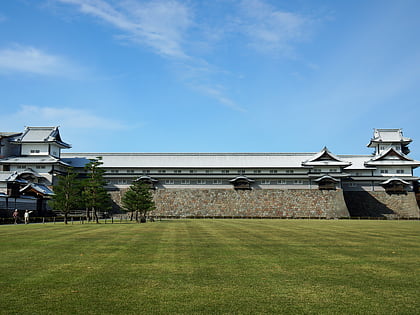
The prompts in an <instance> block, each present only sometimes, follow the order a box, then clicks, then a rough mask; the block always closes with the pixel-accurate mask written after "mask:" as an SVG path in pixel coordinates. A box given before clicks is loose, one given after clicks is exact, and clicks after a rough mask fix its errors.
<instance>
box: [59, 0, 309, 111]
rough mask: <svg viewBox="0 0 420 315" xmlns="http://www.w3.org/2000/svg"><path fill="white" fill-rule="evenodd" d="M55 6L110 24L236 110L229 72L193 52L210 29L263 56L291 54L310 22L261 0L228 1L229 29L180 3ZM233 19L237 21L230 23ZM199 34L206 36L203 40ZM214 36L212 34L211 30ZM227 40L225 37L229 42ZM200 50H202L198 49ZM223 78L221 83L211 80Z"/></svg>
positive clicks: (86, 1)
mask: <svg viewBox="0 0 420 315" xmlns="http://www.w3.org/2000/svg"><path fill="white" fill-rule="evenodd" d="M55 1H56V3H61V4H65V5H69V6H70V7H74V8H77V10H78V11H79V12H82V13H83V14H85V15H88V16H91V17H93V18H95V19H96V20H97V21H98V22H101V23H106V24H107V25H111V26H112V27H114V28H115V29H116V30H118V31H119V32H120V34H118V35H117V37H118V39H120V40H126V41H129V42H131V43H135V44H137V45H141V46H144V47H147V48H148V49H150V50H151V51H152V52H153V53H155V54H158V55H160V56H162V57H163V58H166V59H168V60H170V61H172V62H173V65H174V67H175V68H176V69H179V70H180V72H183V73H182V74H179V75H178V76H179V77H182V78H184V80H185V83H186V84H187V85H188V86H190V87H192V88H193V89H195V90H197V91H200V92H202V93H204V94H205V95H208V96H209V97H211V98H213V99H215V100H216V101H217V102H219V103H221V104H223V105H225V106H227V107H229V108H231V109H233V110H238V111H244V109H243V106H240V105H238V104H236V102H235V101H234V100H233V99H232V98H231V97H229V96H228V95H229V91H226V89H225V88H223V87H221V86H220V83H219V82H220V81H221V80H220V77H221V76H222V77H225V76H226V71H224V70H223V69H218V67H216V66H214V65H211V64H209V63H208V62H207V60H205V58H202V57H200V56H198V55H197V54H195V53H194V52H193V51H195V48H197V47H201V48H202V47H204V46H205V45H203V38H209V36H208V35H209V34H204V33H206V32H208V30H209V29H212V30H216V31H217V30H218V32H217V36H213V37H212V39H211V40H210V41H211V42H212V43H215V42H216V41H218V40H223V34H226V33H229V34H230V35H232V36H237V35H240V36H242V37H243V36H244V37H245V38H246V42H247V44H249V46H251V47H253V48H255V49H256V50H258V51H260V52H264V53H267V52H270V53H273V52H274V53H275V54H276V55H279V54H281V55H292V53H291V52H292V51H293V48H292V47H293V46H292V43H293V42H296V41H298V40H300V39H302V38H304V36H305V34H306V27H307V24H308V23H309V20H308V19H306V18H304V17H303V16H300V15H298V14H294V13H290V12H285V11H279V10H276V8H275V7H274V6H272V5H270V4H268V3H266V2H265V1H263V0H235V1H233V2H230V3H227V4H226V5H229V6H231V5H232V3H233V8H234V9H235V12H234V13H230V14H233V17H232V16H231V17H229V20H230V22H227V23H226V24H225V25H217V26H215V25H212V26H210V25H203V23H204V24H205V22H203V21H202V20H200V19H199V16H198V15H199V14H200V12H195V11H194V8H196V7H197V6H193V5H192V3H191V2H183V1H177V0H154V1H135V0H125V1H115V2H114V1H108V0H55ZM232 21H233V22H232ZM200 31H201V32H202V33H203V34H201V35H203V36H200V34H199V33H200ZM213 33H214V32H213ZM228 37H229V36H227V37H226V38H228ZM198 50H200V48H198ZM215 76H219V78H218V79H217V80H214V79H213V80H212V78H214V77H215Z"/></svg>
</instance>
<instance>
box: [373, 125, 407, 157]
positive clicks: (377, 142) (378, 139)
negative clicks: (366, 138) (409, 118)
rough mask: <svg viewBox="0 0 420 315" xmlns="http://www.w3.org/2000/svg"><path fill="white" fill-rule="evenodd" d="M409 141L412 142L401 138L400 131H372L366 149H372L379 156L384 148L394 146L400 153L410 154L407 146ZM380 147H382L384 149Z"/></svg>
mask: <svg viewBox="0 0 420 315" xmlns="http://www.w3.org/2000/svg"><path fill="white" fill-rule="evenodd" d="M411 141H413V140H412V139H410V138H407V137H404V136H403V132H402V129H374V131H373V138H372V139H370V142H369V143H368V145H367V147H368V148H374V149H375V150H376V154H379V153H381V152H382V151H383V150H384V149H385V148H388V147H389V146H394V147H396V148H399V149H400V150H401V152H402V153H404V154H408V153H410V150H409V149H408V145H409V144H410V142H411ZM381 147H384V149H382V148H381Z"/></svg>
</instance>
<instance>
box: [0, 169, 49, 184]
mask: <svg viewBox="0 0 420 315" xmlns="http://www.w3.org/2000/svg"><path fill="white" fill-rule="evenodd" d="M24 174H30V175H32V176H34V177H38V178H43V176H42V175H40V174H39V173H38V172H36V171H34V170H33V169H32V168H30V167H29V168H27V169H24V170H22V171H14V172H13V173H11V174H10V176H9V177H8V178H7V180H6V181H8V182H14V181H16V180H18V179H19V177H20V176H22V175H24Z"/></svg>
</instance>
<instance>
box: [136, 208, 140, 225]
mask: <svg viewBox="0 0 420 315" xmlns="http://www.w3.org/2000/svg"><path fill="white" fill-rule="evenodd" d="M136 222H137V223H139V212H138V211H137V210H136Z"/></svg>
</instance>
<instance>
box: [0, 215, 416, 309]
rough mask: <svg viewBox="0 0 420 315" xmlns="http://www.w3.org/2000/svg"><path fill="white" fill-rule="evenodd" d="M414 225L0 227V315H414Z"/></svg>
mask: <svg viewBox="0 0 420 315" xmlns="http://www.w3.org/2000/svg"><path fill="white" fill-rule="evenodd" d="M419 244H420V222H419V221H349V220H339V221H337V220H331V221H325V220H173V221H161V222H154V223H147V224H113V225H111V224H100V225H95V224H89V225H87V224H85V225H80V224H74V225H68V226H64V225H63V224H30V225H27V226H25V225H11V226H0V290H1V291H0V313H1V314H170V313H172V314H302V313H305V314H311V313H312V314H418V313H419V312H420V245H419Z"/></svg>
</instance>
